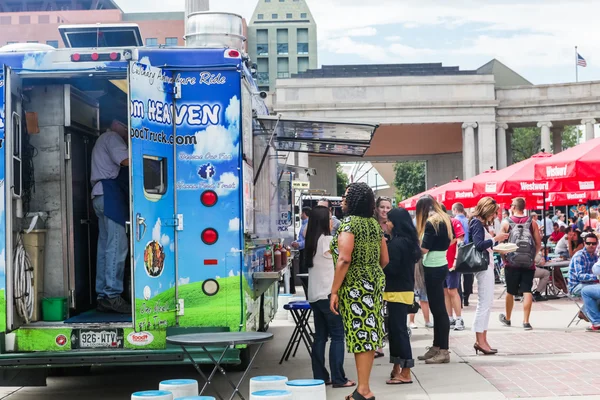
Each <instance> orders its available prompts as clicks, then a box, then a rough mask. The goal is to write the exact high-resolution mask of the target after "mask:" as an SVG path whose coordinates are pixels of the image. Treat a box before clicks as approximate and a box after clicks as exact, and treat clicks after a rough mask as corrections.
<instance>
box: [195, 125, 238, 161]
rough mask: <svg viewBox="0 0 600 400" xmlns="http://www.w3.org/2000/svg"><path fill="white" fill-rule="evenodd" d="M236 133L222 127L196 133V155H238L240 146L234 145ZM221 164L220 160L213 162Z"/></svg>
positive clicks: (209, 128) (213, 127) (212, 126)
mask: <svg viewBox="0 0 600 400" xmlns="http://www.w3.org/2000/svg"><path fill="white" fill-rule="evenodd" d="M235 135H236V134H235V133H234V132H233V131H232V130H228V129H226V128H225V127H224V126H221V125H211V126H209V127H208V128H206V129H205V130H203V131H199V132H196V135H195V136H196V144H195V145H194V154H196V155H202V156H204V155H206V153H209V152H210V153H211V154H220V153H225V154H236V153H237V152H238V145H237V144H234V140H235ZM211 162H219V160H211Z"/></svg>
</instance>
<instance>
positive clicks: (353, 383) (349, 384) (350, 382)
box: [332, 379, 356, 388]
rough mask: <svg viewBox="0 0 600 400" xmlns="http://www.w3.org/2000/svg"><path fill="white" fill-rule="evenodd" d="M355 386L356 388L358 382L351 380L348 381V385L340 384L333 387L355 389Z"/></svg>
mask: <svg viewBox="0 0 600 400" xmlns="http://www.w3.org/2000/svg"><path fill="white" fill-rule="evenodd" d="M353 386H356V382H354V381H351V380H350V379H348V380H347V381H346V383H343V384H339V383H338V384H334V385H332V387H334V388H347V387H353Z"/></svg>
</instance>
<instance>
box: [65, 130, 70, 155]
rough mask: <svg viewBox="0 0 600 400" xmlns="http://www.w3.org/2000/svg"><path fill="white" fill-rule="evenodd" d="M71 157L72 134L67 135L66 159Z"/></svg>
mask: <svg viewBox="0 0 600 400" xmlns="http://www.w3.org/2000/svg"><path fill="white" fill-rule="evenodd" d="M70 159H71V135H70V134H68V135H67V136H66V137H65V160H70Z"/></svg>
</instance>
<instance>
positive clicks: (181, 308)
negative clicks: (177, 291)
mask: <svg viewBox="0 0 600 400" xmlns="http://www.w3.org/2000/svg"><path fill="white" fill-rule="evenodd" d="M176 308H177V315H178V316H180V317H181V316H182V315H184V314H185V306H184V299H177V307H176Z"/></svg>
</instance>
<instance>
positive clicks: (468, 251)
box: [454, 242, 490, 274]
mask: <svg viewBox="0 0 600 400" xmlns="http://www.w3.org/2000/svg"><path fill="white" fill-rule="evenodd" d="M454 265H455V266H456V272H460V273H461V274H473V273H475V272H481V271H485V270H487V269H488V267H489V265H490V254H489V252H488V251H487V250H486V251H479V250H477V248H476V247H475V243H473V242H471V243H468V244H463V245H462V246H459V247H458V252H457V255H456V262H455V263H454Z"/></svg>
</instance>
